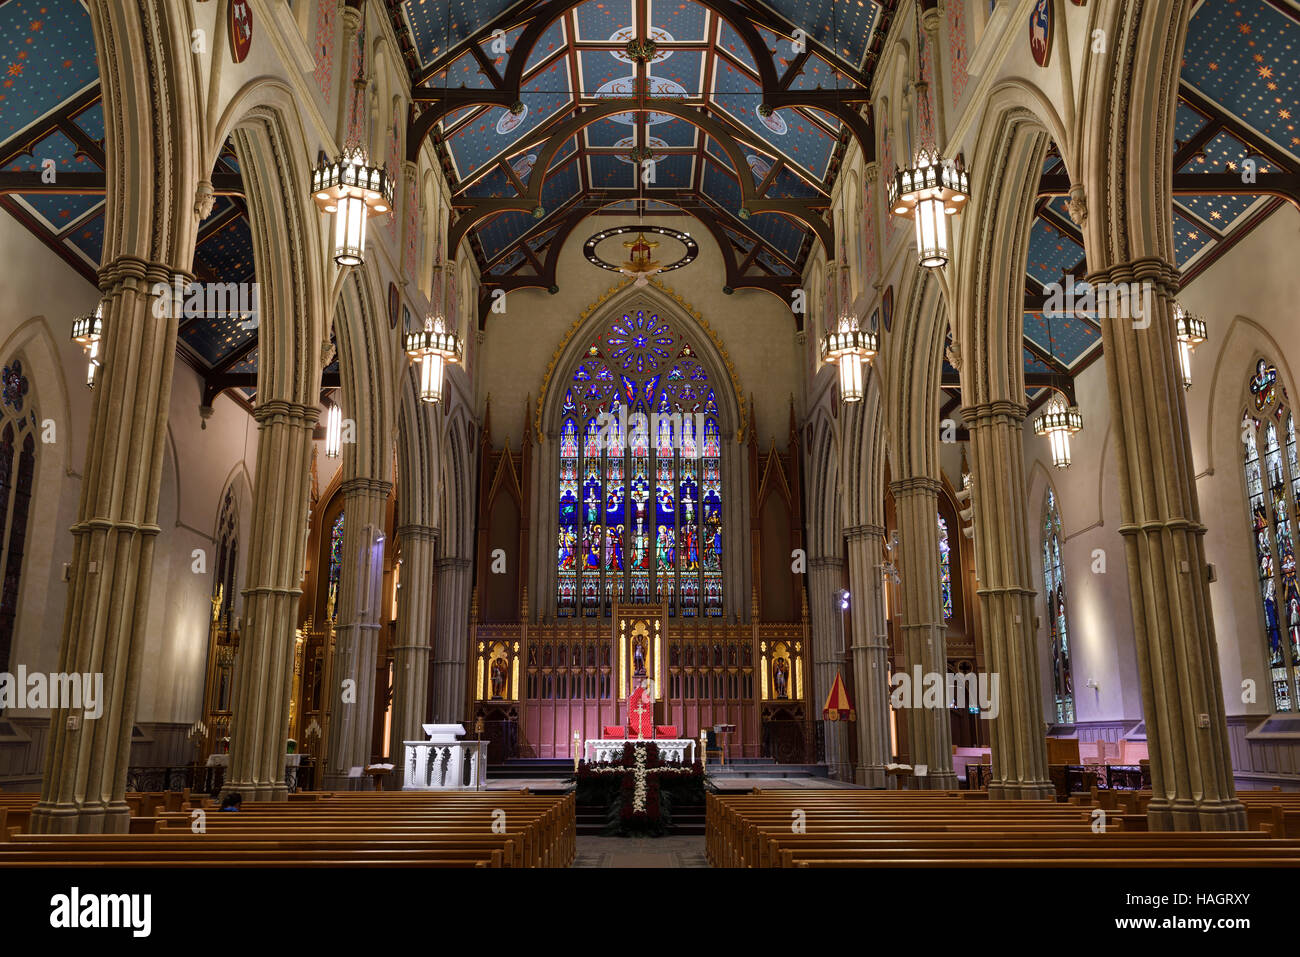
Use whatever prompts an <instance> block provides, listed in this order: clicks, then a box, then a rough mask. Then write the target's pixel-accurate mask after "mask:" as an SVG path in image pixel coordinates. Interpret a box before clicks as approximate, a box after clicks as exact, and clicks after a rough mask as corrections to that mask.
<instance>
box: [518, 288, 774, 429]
mask: <svg viewBox="0 0 1300 957" xmlns="http://www.w3.org/2000/svg"><path fill="white" fill-rule="evenodd" d="M631 282H632V280H631V279H630V278H629V279H624V280H623V281H622V282H620V283H617V284H615V285H613V286H610V287H609V288H608V289H607V290H605V292H603V293H601V295H600V296H599V297H597V299H596V301H595V302H593V303H591V304H590V305H589V306H587V308H586V309H584V310H582V311H581V312H579V313H578V318H577V319H575V320H573V324H572V325H571V326H569V328H568V331H567V332H565V334H564V338H563V339H561V340H560V344H559V345H558V346H557V347H556V349H555V352H554V353H552V354H551V361H550V363H549V364H548V365H547V366H546V374H545V375H543V376H542V388H541V391H540V392H539V393H538V396H537V416H536V418H535V420H534V424H535V429H534V431H535V432H536V433H537V442H538V444H539V445H540V444H542V443H544V442H545V441H546V433H545V432H544V431H543V430H542V406H543V404H544V403H545V402H546V393H547V390H548V389H549V388H550V385H551V376H553V375H554V374H555V367H556V365H557V364H558V363H559V361H560V356H561V355H562V354H563V352H564V350H565V349H566V348H568V345H569V341H570V340H571V339H572V338H573V337H574V336H575V335H576V334H577V332H578V329H579V328H580V327H581V326H582V324H583V323H584V322H586V321H587V320H588V319H589V318H591V316H592V314H593V313H594V312H595V311H596V310H597V309H598V308H600V307H601V306H603V305H604V304H605V303H606V302H608V301H609V300H610V299H611V298H612V297H613V296H614V294H615V293H617V292H618V291H620V290H621V289H624V288H625V287H626V286H627V285H628V284H629V283H631ZM650 282H651V284H652V285H654V286H656V287H657V288H658V289H659V290H660V291H661V292H663V293H664V295H666V296H668V297H669V298H670V299H672V300H673V302H675V303H677V305H679V306H681V307H682V309H684V310H685V311H686V313H687V314H688V315H689V316H690V317H691V318H692V319H694V320H695V321H696V322H697V323H699V324H700V327H701V328H702V329H703V330H704V332H705V333H706V334H707V335H708V337H709V340H710V341H711V342H712V343H713V347H714V348H715V349H717V350H718V354H719V355H720V356H722V362H723V364H724V365H725V366H726V367H727V375H728V376H729V377H730V378H731V388H732V390H733V391H734V392H735V394H736V405H737V407H738V408H739V409H740V425H739V427H738V428H737V429H736V442H737V443H743V442H744V441H745V427H746V424H747V423H748V421H749V419H748V417H747V416H746V413H745V394H744V391H743V390H742V389H741V388H740V377H739V376H738V375H737V374H736V367H735V365H734V364H733V363H732V361H731V356H730V354H729V353H728V352H727V350H726V347H725V346H723V344H722V339H721V338H719V336H718V334H717V332H715V331H714V329H713V327H712V326H710V325H709V321H708V320H707V319H705V318H704V316H703V314H701V312H700V311H699V310H698V309H696V308H695V306H693V305H692V304H691V303H690V302H689V301H687V300H686V298H685V297H683V296H682V294H681V293H679V292H677V291H676V290H675V289H673V288H672V287H671V286H669V285H668V284H667V283H666V282H663V281H662V280H660V279H656V278H655V277H654V276H651V277H650Z"/></svg>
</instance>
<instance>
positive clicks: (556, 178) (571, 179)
mask: <svg viewBox="0 0 1300 957" xmlns="http://www.w3.org/2000/svg"><path fill="white" fill-rule="evenodd" d="M581 189H582V182H581V180H580V179H579V177H578V163H577V161H576V160H574V161H570V162H569V163H567V164H566V165H565V166H563V167H562V168H560V169H558V170H556V171H555V172H554V173H552V174H551V175H550V176H547V177H546V179H545V180H544V181H543V182H542V208H543V209H545V210H546V211H547V212H548V213H553V212H555V210H557V209H559V208H560V207H561V206H563V205H564V204H565V203H567V202H568V201H569V200H571V199H573V197H575V196H577V195H578V193H579V192H580V191H581Z"/></svg>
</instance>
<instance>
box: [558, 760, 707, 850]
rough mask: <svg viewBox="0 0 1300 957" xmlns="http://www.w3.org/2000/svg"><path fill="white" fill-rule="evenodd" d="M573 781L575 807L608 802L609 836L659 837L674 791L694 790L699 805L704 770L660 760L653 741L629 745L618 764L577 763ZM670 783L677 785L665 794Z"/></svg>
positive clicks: (668, 822)
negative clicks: (576, 803)
mask: <svg viewBox="0 0 1300 957" xmlns="http://www.w3.org/2000/svg"><path fill="white" fill-rule="evenodd" d="M615 776H618V777H615ZM577 781H578V802H579V803H580V804H582V803H603V801H602V798H603V799H605V800H608V801H609V803H610V823H609V826H608V827H607V831H609V832H618V833H624V834H626V833H631V832H641V833H645V832H649V833H655V834H658V833H662V832H663V831H664V829H665V828H667V827H670V826H671V823H672V822H671V815H670V813H669V807H670V806H671V803H672V799H671V794H672V793H673V792H674V791H677V790H684V791H692V792H693V791H697V790H698V791H700V792H701V793H700V794H699V796H698V802H699V803H703V793H702V791H703V787H704V766H703V765H702V764H700V763H699V762H698V761H697V762H695V763H694V764H683V763H680V762H675V761H673V762H669V761H662V760H660V758H659V748H658V746H657V745H656V744H655V743H654V742H653V741H637V742H632V741H629V742H628V743H627V744H625V745H624V746H623V756H622V757H621V758H620V759H619V760H617V761H610V762H605V763H600V764H597V763H593V762H587V761H583V762H580V763H579V765H578V774H577ZM606 781H608V784H605V782H606ZM670 782H673V785H676V786H670V787H669V788H668V790H665V787H664V786H665V785H668V784H669V783H670ZM681 786H684V787H681ZM611 792H612V793H611ZM687 796H689V795H687Z"/></svg>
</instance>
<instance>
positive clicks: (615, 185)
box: [587, 153, 636, 189]
mask: <svg viewBox="0 0 1300 957" xmlns="http://www.w3.org/2000/svg"><path fill="white" fill-rule="evenodd" d="M587 178H588V179H589V180H590V181H591V188H592V189H632V188H633V187H634V186H636V176H635V170H634V169H633V167H632V164H631V162H629V161H628V160H627V159H626V158H625V157H622V156H613V155H610V154H606V153H601V154H594V155H589V156H588V157H587Z"/></svg>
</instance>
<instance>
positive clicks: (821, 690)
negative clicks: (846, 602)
mask: <svg viewBox="0 0 1300 957" xmlns="http://www.w3.org/2000/svg"><path fill="white" fill-rule="evenodd" d="M843 581H844V560H843V559H841V558H829V557H819V558H810V559H809V560H808V617H809V618H810V619H811V621H810V624H811V626H812V657H813V693H812V695H811V696H810V697H809V707H810V708H811V709H812V710H813V713H814V714H817V713H819V712H820V711H821V703H822V702H823V701H825V700H826V696H827V695H829V694H830V693H831V685H832V684H834V683H835V674H836V672H837V671H838V670H839V667H840V662H841V659H840V657H839V656H838V655H837V654H836V653H835V650H836V646H837V645H838V644H839V642H840V639H839V637H838V636H839V628H840V622H839V621H837V620H836V617H837V616H838V615H839V614H840V612H839V610H838V608H837V607H836V604H835V594H836V592H838V591H839V590H840V588H841V587H842V582H843ZM822 727H823V731H824V735H825V741H826V767H827V771H828V773H829V774H830V776H831V777H833V778H836V779H838V780H848V779H849V777H850V776H851V773H850V771H851V769H850V767H849V742H848V729H847V728H846V727H845V722H843V721H824V722H823V723H822Z"/></svg>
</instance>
